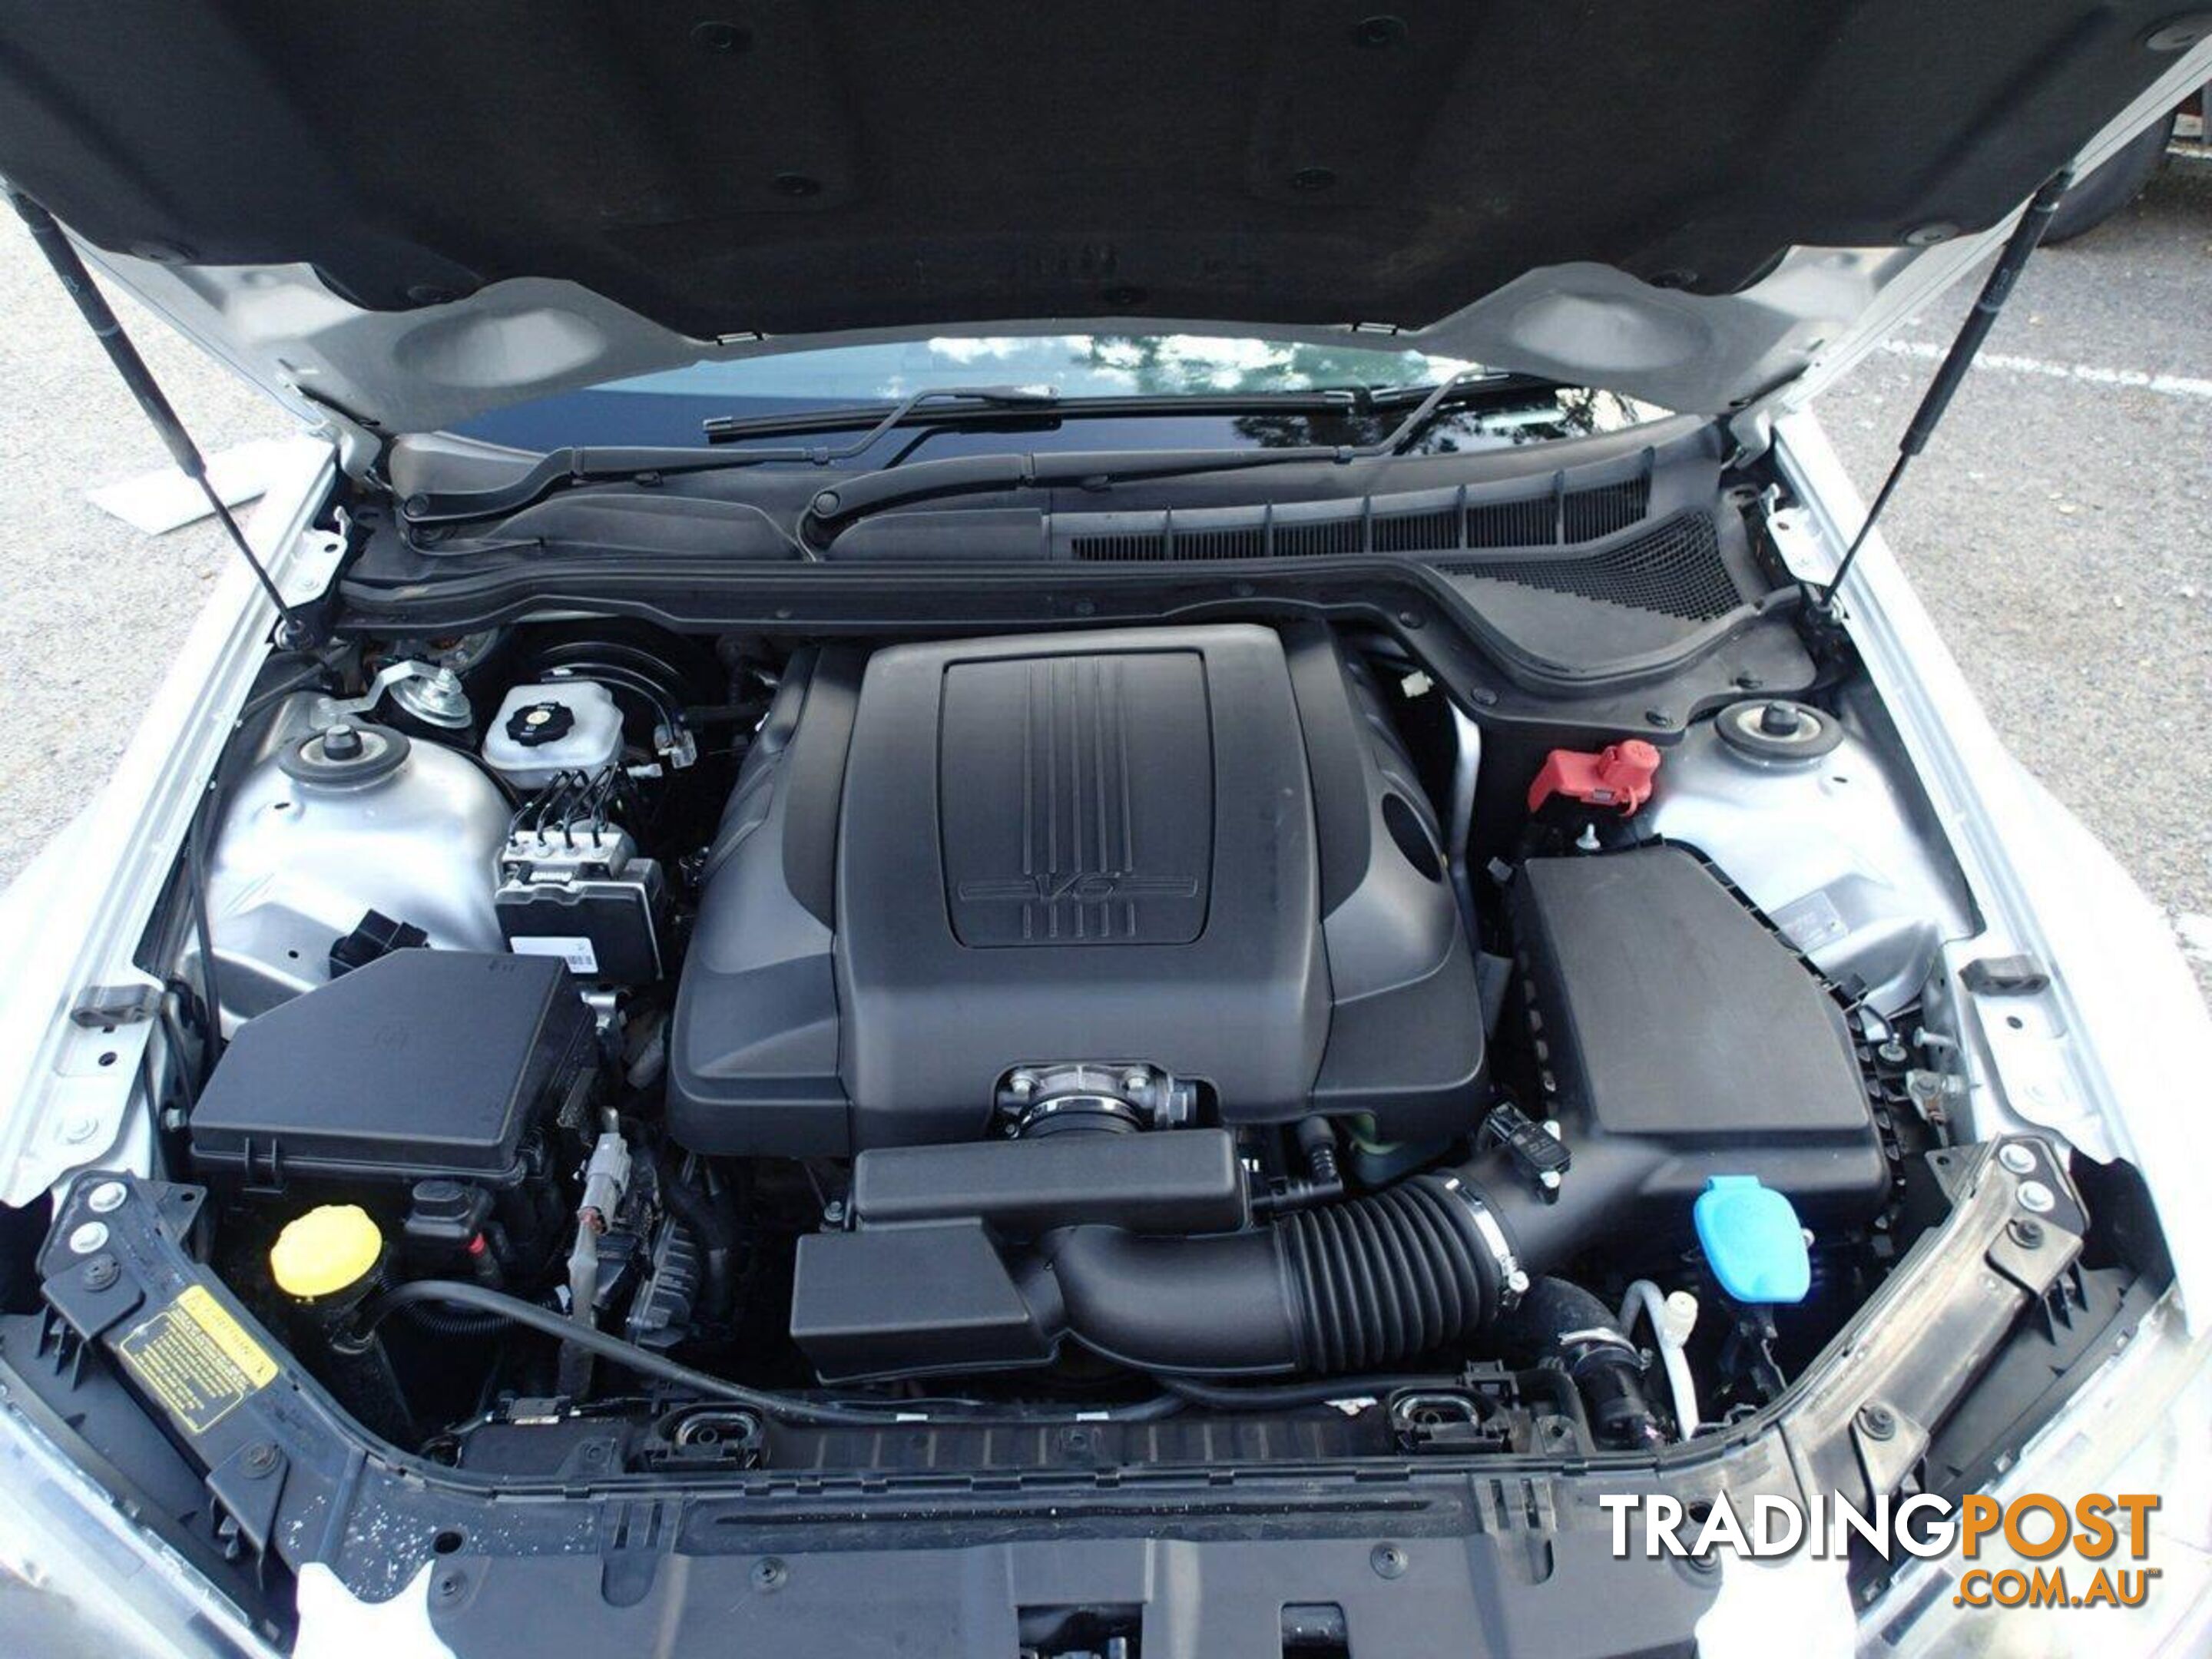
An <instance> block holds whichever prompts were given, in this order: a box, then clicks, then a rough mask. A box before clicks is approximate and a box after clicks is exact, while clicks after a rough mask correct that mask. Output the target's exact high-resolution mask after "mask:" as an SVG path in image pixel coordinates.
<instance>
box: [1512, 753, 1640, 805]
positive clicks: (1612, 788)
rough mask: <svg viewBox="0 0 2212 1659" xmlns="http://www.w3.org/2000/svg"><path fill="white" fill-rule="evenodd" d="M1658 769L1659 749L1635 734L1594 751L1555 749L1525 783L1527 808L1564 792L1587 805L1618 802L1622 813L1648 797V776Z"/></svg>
mask: <svg viewBox="0 0 2212 1659" xmlns="http://www.w3.org/2000/svg"><path fill="white" fill-rule="evenodd" d="M1658 770H1659V751H1658V750H1656V749H1654V748H1653V747H1652V746H1651V745H1650V744H1648V743H1645V742H1644V741H1643V740H1642V739H1641V738H1630V739H1629V740H1628V741H1627V742H1626V743H1616V744H1607V746H1606V748H1605V749H1604V750H1601V751H1600V752H1599V753H1597V754H1595V755H1585V754H1582V753H1580V752H1578V751H1577V750H1572V749H1554V750H1553V751H1552V752H1551V753H1550V754H1549V755H1547V756H1546V757H1544V769H1543V770H1542V771H1541V772H1539V773H1537V774H1536V781H1535V782H1534V783H1533V784H1531V785H1530V786H1529V787H1528V810H1529V811H1532V812H1533V811H1535V810H1536V809H1537V808H1538V807H1540V806H1541V805H1543V804H1544V803H1545V802H1546V801H1547V800H1549V799H1551V798H1552V797H1553V796H1554V795H1565V796H1568V797H1570V798H1571V799H1575V800H1578V801H1581V802H1582V803H1583V805H1586V806H1618V807H1619V808H1620V810H1621V812H1622V814H1623V815H1624V816H1625V815H1626V814H1628V813H1630V812H1633V811H1635V810H1636V809H1637V808H1638V807H1639V806H1641V805H1644V802H1645V801H1647V800H1649V799H1651V779H1652V775H1654V774H1655V773H1656V772H1657V771H1658Z"/></svg>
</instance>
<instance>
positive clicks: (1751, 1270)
mask: <svg viewBox="0 0 2212 1659" xmlns="http://www.w3.org/2000/svg"><path fill="white" fill-rule="evenodd" d="M1692 1214H1693V1216H1694V1218H1695V1219H1696V1222H1697V1227H1698V1243H1699V1244H1701V1245H1703V1246H1704V1247H1705V1260H1706V1261H1707V1262H1708V1263H1709V1264H1711V1267H1712V1270H1713V1277H1714V1278H1716V1279H1719V1280H1720V1282H1721V1289H1723V1291H1727V1292H1728V1293H1729V1296H1731V1297H1734V1298H1735V1300H1736V1301H1738V1302H1743V1303H1777V1302H1802V1301H1803V1300H1804V1299H1805V1293H1806V1291H1809V1290H1811V1289H1812V1288H1813V1256H1812V1253H1811V1252H1810V1251H1809V1250H1808V1249H1806V1248H1805V1232H1804V1229H1803V1228H1802V1226H1801V1225H1799V1224H1798V1220H1797V1212H1796V1209H1795V1208H1794V1207H1793V1206H1791V1205H1790V1200H1788V1199H1786V1198H1784V1196H1783V1195H1782V1194H1780V1193H1778V1192H1776V1191H1775V1190H1774V1189H1773V1188H1771V1187H1762V1186H1761V1185H1759V1177H1758V1176H1713V1177H1712V1178H1711V1180H1709V1181H1707V1182H1705V1191H1703V1192H1702V1193H1699V1194H1698V1201H1697V1203H1696V1205H1695V1206H1693V1208H1692Z"/></svg>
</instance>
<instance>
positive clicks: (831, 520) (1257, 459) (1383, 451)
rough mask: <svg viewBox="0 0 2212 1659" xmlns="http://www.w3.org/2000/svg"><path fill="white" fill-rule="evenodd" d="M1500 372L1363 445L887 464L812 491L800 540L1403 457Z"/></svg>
mask: <svg viewBox="0 0 2212 1659" xmlns="http://www.w3.org/2000/svg"><path fill="white" fill-rule="evenodd" d="M1499 378H1500V377H1498V375H1496V374H1492V373H1491V372H1489V371H1487V370H1483V369H1469V370H1467V371H1465V372H1464V373H1462V374H1455V375H1452V376H1450V377H1449V378H1448V379H1445V380H1440V381H1438V382H1437V384H1436V386H1433V387H1431V388H1430V390H1429V392H1428V393H1427V395H1426V396H1425V397H1424V398H1422V399H1421V401H1420V402H1419V404H1417V405H1415V407H1414V408H1413V410H1412V412H1411V413H1409V414H1408V415H1407V416H1406V417H1405V419H1403V420H1401V421H1400V422H1398V424H1397V425H1396V426H1395V427H1393V428H1391V429H1390V430H1389V432H1388V433H1387V434H1385V435H1383V437H1381V438H1379V439H1377V440H1376V441H1374V442H1373V443H1367V444H1308V445H1302V446H1300V447H1296V448H1285V449H1140V450H1127V451H1118V452H1111V451H1109V452H1103V453H1085V452H1080V451H1056V452H1050V453H1045V454H1042V455H1039V454H1034V453H1031V454H1001V455H962V456H957V457H955V458H954V459H951V460H944V461H917V462H915V463H913V464H912V465H907V466H900V467H885V468H883V469H880V470H879V471H874V472H864V473H862V474H861V475H860V477H856V478H853V479H850V480H848V481H847V482H844V483H837V484H833V485H831V486H830V487H829V488H828V489H823V490H821V491H819V492H817V494H816V495H815V497H814V499H813V500H812V501H810V502H808V503H807V507H806V511H805V513H801V514H800V515H799V539H800V540H801V541H803V542H805V543H806V544H807V545H808V546H810V547H812V548H823V547H827V546H828V545H829V544H830V543H831V542H832V541H834V540H836V538H837V536H838V535H839V534H840V533H841V532H842V531H844V530H845V529H847V528H848V526H851V525H853V524H854V523H855V522H857V521H858V520H860V519H863V518H866V516H868V515H869V514H870V513H880V512H882V511H884V509H885V508H887V507H908V506H912V505H913V504H914V503H915V502H917V501H936V500H941V499H943V498H945V497H946V496H950V495H975V494H977V493H979V492H981V491H985V490H1006V489H1049V488H1051V487H1053V486H1054V485H1057V484H1082V485H1085V486H1086V487H1096V486H1098V485H1102V484H1108V483H1121V482H1125V481H1127V480H1131V479H1136V478H1173V477H1192V476H1194V475H1195V474H1199V473H1204V472H1237V471H1244V470H1245V469H1247V468H1253V467H1264V466H1285V465H1291V464H1293V463H1296V462H1300V461H1328V462H1332V463H1334V464H1336V465H1346V464H1349V463H1351V462H1353V461H1364V460H1377V459H1382V458H1383V457H1384V456H1389V455H1400V454H1403V453H1405V451H1406V448H1407V446H1408V445H1410V444H1412V443H1413V441H1414V440H1415V439H1416V438H1418V437H1419V436H1420V435H1421V434H1422V433H1423V432H1424V431H1425V430H1426V429H1427V428H1428V427H1429V426H1430V424H1431V422H1434V421H1435V419H1436V418H1437V415H1438V414H1439V413H1441V412H1442V411H1443V409H1444V408H1445V407H1446V405H1447V404H1450V403H1451V402H1453V401H1454V400H1455V399H1456V398H1461V397H1463V396H1465V395H1466V394H1467V393H1468V392H1470V391H1474V390H1480V391H1481V392H1486V393H1490V392H1495V391H1496V390H1497V383H1498V380H1499Z"/></svg>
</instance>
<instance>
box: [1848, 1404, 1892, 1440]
mask: <svg viewBox="0 0 2212 1659" xmlns="http://www.w3.org/2000/svg"><path fill="white" fill-rule="evenodd" d="M1857 1420H1858V1425H1859V1428H1860V1430H1861V1431H1862V1432H1863V1433H1864V1434H1865V1435H1866V1437H1868V1438H1869V1440H1887V1439H1888V1438H1889V1437H1891V1436H1892V1435H1893V1434H1895V1433H1896V1432H1897V1413H1895V1412H1893V1411H1892V1410H1890V1408H1889V1407H1887V1406H1881V1405H1875V1404H1868V1405H1864V1406H1862V1407H1859V1411H1858V1419H1857Z"/></svg>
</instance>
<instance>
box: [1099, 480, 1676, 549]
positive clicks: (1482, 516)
mask: <svg viewBox="0 0 2212 1659" xmlns="http://www.w3.org/2000/svg"><path fill="white" fill-rule="evenodd" d="M1551 483H1552V487H1551V489H1548V490H1547V491H1546V492H1545V493H1544V494H1542V495H1524V496H1521V497H1518V498H1516V499H1514V500H1510V501H1473V502H1470V501H1467V499H1466V495H1467V492H1466V491H1464V490H1461V491H1457V492H1452V491H1437V492H1431V493H1430V494H1429V495H1427V496H1426V498H1425V499H1427V500H1430V501H1435V502H1437V505H1435V506H1433V507H1424V508H1422V509H1420V510H1419V511H1414V512H1378V511H1376V507H1377V506H1378V505H1379V503H1378V501H1376V498H1373V497H1370V498H1367V499H1364V500H1358V501H1345V502H1343V503H1341V504H1340V505H1337V504H1332V506H1331V507H1329V508H1328V509H1326V510H1323V511H1320V512H1314V511H1309V510H1304V509H1291V510H1289V511H1286V512H1285V511H1277V510H1273V509H1270V508H1267V507H1249V508H1226V509H1210V510H1208V511H1207V512H1206V513H1200V514H1191V513H1158V514H1140V513H1128V514H1120V515H1115V518H1116V520H1117V522H1116V523H1115V528H1113V529H1111V530H1106V529H1103V528H1102V529H1100V530H1097V531H1091V532H1078V533H1076V534H1074V535H1073V536H1072V537H1070V538H1069V540H1068V550H1069V553H1070V556H1073V557H1074V558H1076V559H1079V560H1081V561H1083V562H1086V563H1097V564H1159V563H1164V562H1176V563H1181V562H1185V561H1199V560H1206V559H1308V558H1328V557H1331V556H1342V555H1346V554H1352V553H1405V554H1414V555H1422V554H1428V555H1437V554H1451V553H1463V552H1468V551H1477V550H1485V549H1490V548H1497V549H1501V550H1505V549H1512V548H1539V547H1559V546H1562V545H1565V546H1570V547H1571V546H1579V545H1580V544H1583V543H1585V542H1593V541H1597V540H1600V539H1601V538H1604V537H1607V536H1613V535H1617V534H1619V533H1620V532H1622V531H1625V530H1627V529H1629V528H1631V527H1632V526H1634V525H1635V524H1637V523H1638V521H1639V520H1642V519H1643V518H1644V516H1645V514H1647V513H1649V512H1650V509H1651V475H1650V471H1644V472H1643V473H1640V474H1638V476H1637V477H1632V478H1624V479H1621V480H1619V481H1618V482H1616V483H1601V484H1589V485H1585V486H1583V488H1581V489H1565V488H1563V487H1562V482H1561V480H1560V478H1559V477H1558V476H1556V475H1555V476H1554V477H1553V479H1552V480H1551ZM1405 499H1406V498H1404V497H1398V498H1396V502H1397V503H1402V502H1403V501H1404V500H1405Z"/></svg>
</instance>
